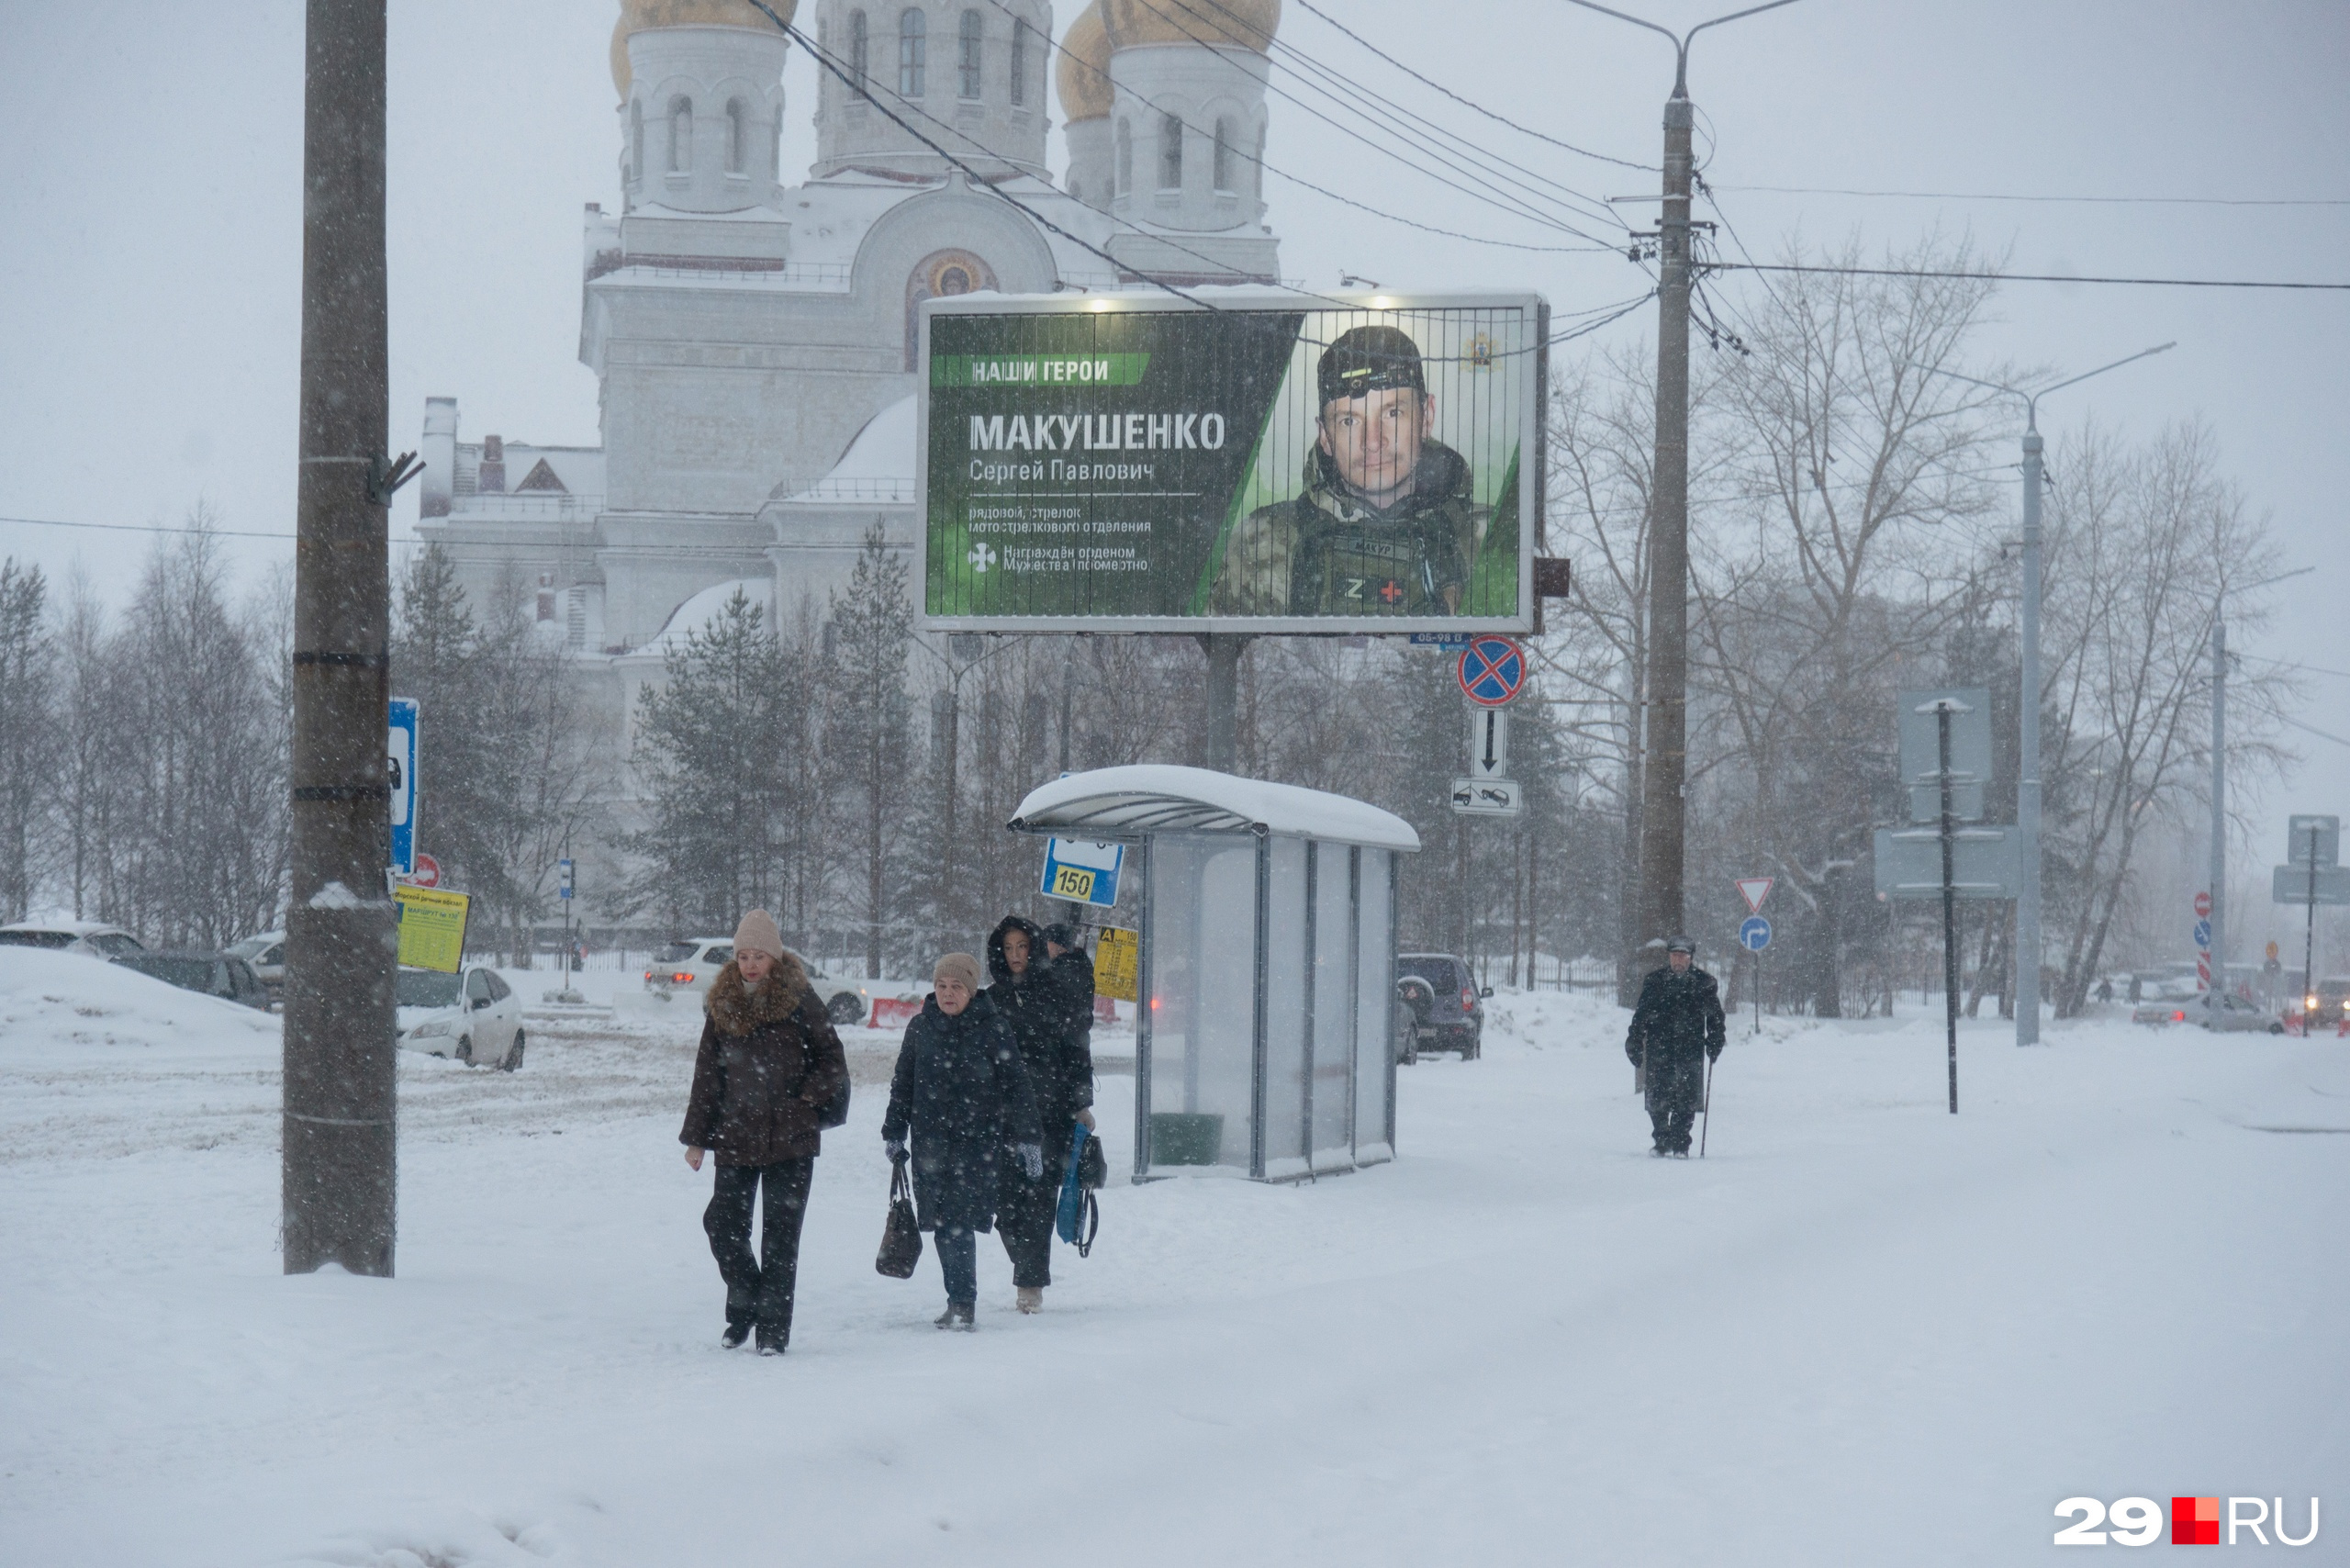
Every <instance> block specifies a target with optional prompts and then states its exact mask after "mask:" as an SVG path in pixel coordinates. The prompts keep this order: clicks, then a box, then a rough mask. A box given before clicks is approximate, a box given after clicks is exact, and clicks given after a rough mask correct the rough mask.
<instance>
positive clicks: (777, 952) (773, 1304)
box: [677, 909, 848, 1356]
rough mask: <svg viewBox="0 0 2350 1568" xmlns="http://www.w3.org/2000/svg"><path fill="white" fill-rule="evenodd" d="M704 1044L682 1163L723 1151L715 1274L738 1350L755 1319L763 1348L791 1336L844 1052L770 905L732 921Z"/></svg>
mask: <svg viewBox="0 0 2350 1568" xmlns="http://www.w3.org/2000/svg"><path fill="white" fill-rule="evenodd" d="M703 1007H704V1012H705V1014H706V1016H705V1017H704V1019H703V1021H702V1027H701V1049H700V1051H699V1053H698V1054H697V1055H696V1056H695V1058H694V1087H693V1093H692V1096H691V1098H690V1099H688V1101H687V1103H686V1125H685V1127H684V1129H683V1130H682V1131H680V1132H679V1133H678V1134H677V1141H679V1142H680V1143H682V1144H684V1145H685V1146H686V1163H687V1164H688V1165H690V1166H692V1167H693V1168H694V1169H695V1170H700V1169H701V1161H702V1156H703V1155H704V1153H710V1154H713V1155H716V1156H717V1157H718V1173H717V1183H716V1191H715V1192H713V1193H711V1200H710V1207H709V1208H707V1209H705V1210H704V1211H702V1216H701V1226H702V1229H703V1230H705V1231H707V1232H709V1234H710V1249H711V1253H712V1254H713V1255H714V1256H715V1257H716V1258H717V1259H718V1272H719V1277H720V1278H722V1279H723V1280H724V1281H725V1282H726V1334H725V1337H724V1340H723V1343H724V1344H725V1345H726V1347H727V1349H729V1350H733V1348H734V1347H735V1346H737V1345H740V1344H741V1343H742V1342H743V1341H744V1339H746V1338H750V1337H751V1334H752V1333H753V1331H754V1330H755V1331H756V1332H757V1334H758V1343H759V1354H761V1355H763V1356H779V1355H781V1354H783V1351H784V1347H785V1346H787V1345H788V1344H789V1343H790V1342H791V1298H792V1291H793V1286H794V1284H795V1282H796V1281H797V1277H798V1274H799V1270H800V1221H801V1220H802V1219H803V1218H805V1217H806V1215H807V1212H808V1182H809V1179H810V1178H811V1177H812V1176H813V1175H814V1174H815V1170H816V1156H817V1154H818V1153H819V1152H820V1151H821V1145H822V1117H823V1114H824V1109H825V1107H826V1106H827V1105H829V1104H830V1103H832V1101H833V1098H834V1095H836V1094H838V1093H839V1092H841V1091H842V1090H843V1089H845V1087H846V1086H847V1084H848V1061H847V1058H845V1057H844V1056H843V1055H842V1054H841V1041H840V1036H838V1035H835V1034H834V1033H833V1025H832V1020H831V1019H830V1018H828V1017H826V1016H825V1014H824V1004H823V1002H822V1000H821V999H819V998H818V997H817V995H816V993H815V991H814V990H813V989H812V988H811V987H810V985H809V984H808V975H807V972H806V971H805V970H804V969H801V968H800V961H799V960H798V959H797V958H793V957H792V956H791V955H790V954H789V953H787V952H785V951H784V950H783V937H782V936H781V935H780V934H778V932H777V930H776V925H775V921H774V919H773V918H772V917H770V916H769V915H768V913H767V911H765V910H763V909H755V910H753V911H752V912H751V913H748V914H746V915H744V917H743V923H742V924H741V925H740V926H738V927H737V928H736V929H735V932H734V958H733V962H732V963H730V964H728V965H727V966H726V967H725V968H724V969H721V970H720V971H719V972H718V978H717V979H716V980H712V981H711V986H710V995H709V997H708V998H707V1000H706V1001H705V1002H704V1003H703ZM762 1185H764V1186H765V1187H766V1188H767V1216H766V1222H765V1225H764V1226H763V1227H762V1229H761V1233H760V1237H759V1255H758V1257H757V1259H756V1260H754V1259H753V1258H752V1256H751V1207H752V1204H754V1203H755V1201H756V1200H757V1198H758V1195H759V1189H760V1187H761V1186H762Z"/></svg>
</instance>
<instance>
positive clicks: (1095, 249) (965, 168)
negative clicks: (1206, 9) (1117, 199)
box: [751, 0, 1614, 358]
mask: <svg viewBox="0 0 2350 1568" xmlns="http://www.w3.org/2000/svg"><path fill="white" fill-rule="evenodd" d="M751 3H752V4H753V5H755V6H758V7H759V9H760V10H761V11H763V12H766V14H767V17H768V19H769V20H771V21H774V22H775V23H776V25H777V26H778V27H779V28H782V29H783V31H784V33H785V34H786V35H787V36H789V38H791V39H795V40H796V41H797V42H798V43H799V44H800V47H801V48H802V49H805V50H807V51H808V52H809V55H810V56H811V58H812V59H814V60H816V61H817V62H818V63H820V64H822V66H823V67H824V69H825V70H827V71H829V72H831V73H833V74H834V76H836V77H838V78H839V79H840V80H841V81H842V82H843V83H844V84H846V85H847V86H848V88H849V89H850V91H852V92H855V93H856V94H858V95H861V96H862V97H864V98H865V100H866V101H867V103H870V104H872V105H873V106H874V107H876V108H878V109H879V110H880V111H881V112H882V113H883V114H884V115H887V116H888V117H889V118H890V120H891V121H892V122H893V123H894V124H896V125H897V126H898V127H899V128H900V129H903V130H904V131H905V132H906V134H907V135H909V136H912V138H914V140H917V141H920V142H921V143H922V144H923V146H925V147H927V148H929V149H930V150H931V151H934V152H935V153H937V154H938V155H939V156H940V157H941V158H944V159H946V161H947V162H949V163H951V164H953V165H954V166H955V167H956V168H957V169H959V170H961V171H962V172H963V174H965V176H966V177H967V178H968V179H969V180H970V181H971V182H972V183H973V184H974V185H978V186H979V187H980V188H981V189H984V190H986V191H988V192H989V193H990V194H991V195H993V196H997V197H999V198H1000V199H1002V200H1003V201H1005V202H1007V203H1009V204H1010V205H1011V206H1012V207H1013V208H1015V209H1016V210H1018V211H1019V212H1021V213H1023V214H1024V215H1025V216H1028V217H1030V218H1035V221H1036V222H1037V223H1038V224H1039V225H1041V226H1042V227H1044V228H1046V229H1048V230H1052V232H1054V233H1056V234H1058V235H1060V236H1062V237H1063V238H1065V239H1067V240H1069V241H1070V242H1071V243H1073V244H1076V245H1079V246H1080V247H1082V248H1083V249H1084V250H1086V251H1087V252H1091V254H1093V255H1095V256H1097V257H1099V258H1100V259H1102V261H1105V262H1108V263H1110V264H1111V265H1112V266H1113V267H1114V268H1116V269H1118V271H1119V272H1120V273H1121V274H1127V275H1133V276H1136V277H1137V278H1138V279H1139V280H1140V281H1143V282H1147V283H1149V284H1150V285H1152V286H1155V287H1158V288H1160V289H1164V290H1165V291H1166V292H1168V293H1169V294H1172V295H1174V296H1175V297H1177V298H1179V299H1181V300H1184V301H1185V302H1186V303H1188V304H1191V305H1194V306H1197V307H1198V308H1201V309H1203V310H1209V311H1221V309H1222V307H1219V306H1215V305H1212V304H1210V303H1208V302H1207V301H1206V300H1204V299H1201V298H1199V297H1196V296H1194V295H1192V294H1189V293H1186V292H1185V291H1184V290H1182V289H1181V288H1178V287H1176V286H1174V285H1172V284H1170V283H1168V282H1166V281H1164V280H1163V279H1161V278H1158V277H1156V276H1153V275H1152V274H1147V273H1138V272H1136V269H1134V268H1132V267H1129V266H1128V265H1127V264H1126V263H1124V262H1121V261H1119V260H1118V258H1117V257H1115V256H1113V255H1112V254H1111V253H1110V252H1107V251H1104V250H1102V248H1101V247H1100V246H1098V245H1094V244H1092V243H1091V242H1090V241H1085V240H1082V239H1080V238H1079V237H1078V236H1077V235H1075V234H1071V233H1070V232H1069V230H1066V229H1063V228H1061V227H1060V226H1059V225H1057V224H1056V223H1054V222H1052V221H1051V220H1050V219H1048V218H1045V217H1043V216H1042V215H1041V214H1039V213H1037V212H1036V210H1035V208H1034V207H1029V206H1028V205H1027V204H1025V203H1024V202H1022V201H1019V200H1018V199H1016V198H1015V197H1013V196H1012V195H1011V194H1010V193H1008V192H1006V191H1003V190H1002V189H1000V188H998V187H997V186H996V185H994V184H992V183H991V182H990V181H988V180H987V179H986V177H985V176H983V175H981V174H979V172H978V171H976V170H974V169H973V168H972V167H971V166H970V165H969V164H968V163H966V162H963V161H962V160H961V159H960V158H957V156H956V155H955V154H953V153H951V152H949V151H946V148H944V147H942V146H940V145H939V144H938V143H937V142H935V141H934V140H931V139H930V138H929V137H926V136H924V135H923V133H922V132H921V131H919V130H917V129H914V127H913V126H912V125H911V124H909V123H908V122H907V121H906V120H905V119H904V118H901V117H900V116H898V115H896V114H894V113H892V112H891V111H890V108H889V106H887V105H885V104H883V103H882V102H881V100H880V99H879V98H878V97H877V96H876V95H874V94H872V93H871V92H869V91H867V89H866V88H865V87H864V86H862V85H861V84H860V81H859V79H858V78H857V77H856V74H855V73H852V72H850V71H849V70H848V69H847V68H846V67H845V66H843V65H842V64H841V63H840V62H839V61H838V59H837V58H836V57H834V55H833V54H832V53H831V52H830V51H828V50H824V49H822V47H821V46H819V45H818V44H817V43H816V42H815V40H814V39H811V38H809V37H808V35H807V34H805V33H803V32H801V31H800V29H799V28H795V27H792V26H791V25H790V24H789V23H786V22H784V21H782V20H781V19H780V18H779V17H777V16H776V15H775V13H774V12H773V11H769V10H767V6H765V5H764V4H763V3H762V0H751ZM1149 3H1150V0H1144V4H1146V5H1147V4H1149ZM1178 25H1179V26H1180V24H1178ZM900 101H901V102H906V100H903V99H901V100H900ZM906 106H907V107H909V108H912V110H913V112H914V113H915V114H917V115H920V116H921V117H922V118H924V119H926V120H929V121H930V122H931V123H932V124H933V125H935V126H937V127H939V129H942V130H946V131H948V132H951V133H952V134H954V135H955V136H957V137H959V138H961V139H962V140H964V141H966V142H968V143H969V144H970V145H971V146H973V147H975V148H977V149H978V150H979V152H980V153H981V154H983V155H985V156H987V157H989V158H992V159H995V160H997V161H998V162H1007V163H1008V162H1012V160H1010V159H1008V158H1005V157H1004V155H1003V154H1002V153H1001V152H998V151H996V150H995V149H993V148H991V147H990V146H989V145H988V144H987V143H986V142H984V141H982V140H979V138H978V137H976V136H973V135H972V134H971V133H970V132H968V131H967V130H964V129H960V128H959V127H956V126H951V125H948V124H947V123H946V121H944V120H942V119H940V118H937V117H936V116H935V115H933V114H931V113H929V112H928V111H927V110H925V109H923V108H920V107H918V106H914V105H913V104H912V103H910V102H908V103H907V105H906ZM1046 189H1047V190H1050V187H1049V186H1047V187H1046ZM1053 194H1054V195H1056V196H1059V195H1060V194H1061V193H1058V192H1054V193H1053ZM1103 216H1104V217H1108V218H1110V219H1111V221H1113V222H1121V221H1123V220H1121V219H1119V218H1116V217H1115V216H1114V215H1111V214H1103ZM1124 227H1125V229H1126V230H1127V231H1128V232H1130V233H1134V234H1137V235H1140V236H1142V237H1143V238H1146V239H1149V240H1154V241H1158V242H1159V243H1160V244H1163V245H1165V246H1167V247H1168V248H1169V249H1170V250H1174V251H1179V252H1182V253H1183V254H1184V255H1187V256H1190V257H1191V258H1192V259H1193V260H1194V261H1197V262H1200V263H1203V264H1204V265H1205V266H1207V267H1209V268H1210V269H1212V270H1213V271H1214V272H1217V273H1226V272H1229V271H1230V267H1229V264H1228V263H1225V262H1222V261H1218V260H1217V259H1216V258H1214V257H1213V256H1209V255H1206V254H1204V253H1203V252H1199V251H1194V250H1192V248H1191V247H1189V246H1187V245H1184V244H1182V243H1181V242H1180V241H1175V240H1173V239H1170V238H1169V237H1168V236H1167V235H1166V234H1164V233H1153V232H1151V231H1149V230H1144V229H1141V228H1139V227H1137V226H1136V225H1135V224H1132V223H1125V225H1124ZM1607 248H1608V249H1610V250H1612V249H1614V247H1613V246H1609V247H1607ZM1289 292H1291V293H1293V294H1298V295H1302V296H1304V297H1307V298H1310V299H1318V300H1321V301H1322V302H1323V303H1324V304H1326V305H1328V306H1331V307H1333V308H1337V309H1340V310H1360V309H1362V308H1363V306H1362V304H1361V302H1360V301H1359V300H1352V299H1340V298H1338V297H1336V296H1334V295H1327V294H1323V293H1320V292H1319V291H1317V290H1314V289H1308V288H1292V289H1290V290H1289ZM1610 319H1613V318H1610ZM1605 325H1606V322H1605V321H1602V322H1597V323H1595V324H1593V327H1592V329H1591V330H1596V328H1597V327H1600V326H1605ZM1582 332H1583V329H1577V330H1574V331H1572V332H1570V333H1568V334H1566V336H1567V337H1568V338H1572V337H1578V336H1581V335H1582ZM1302 341H1305V342H1314V340H1311V339H1304V340H1302ZM1550 341H1562V340H1546V342H1550ZM1316 346H1319V347H1323V348H1327V347H1329V346H1330V345H1329V344H1327V343H1318V344H1317V345H1316ZM1543 346H1544V344H1541V343H1537V344H1533V345H1530V346H1528V347H1527V348H1522V349H1504V350H1500V351H1497V353H1496V354H1495V356H1494V357H1496V358H1508V357H1511V356H1514V355H1516V354H1521V353H1534V352H1536V351H1537V350H1538V349H1539V348H1541V347H1543Z"/></svg>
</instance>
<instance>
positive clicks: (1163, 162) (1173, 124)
mask: <svg viewBox="0 0 2350 1568" xmlns="http://www.w3.org/2000/svg"><path fill="white" fill-rule="evenodd" d="M1158 188H1159V189H1160V190H1162V191H1180V190H1181V189H1182V188H1183V121H1182V120H1181V118H1179V117H1178V116H1175V115H1172V114H1164V115H1161V116H1159V117H1158Z"/></svg>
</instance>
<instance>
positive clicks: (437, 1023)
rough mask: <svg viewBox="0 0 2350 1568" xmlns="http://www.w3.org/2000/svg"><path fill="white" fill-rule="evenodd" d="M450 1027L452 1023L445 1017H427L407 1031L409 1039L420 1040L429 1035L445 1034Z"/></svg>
mask: <svg viewBox="0 0 2350 1568" xmlns="http://www.w3.org/2000/svg"><path fill="white" fill-rule="evenodd" d="M451 1027H452V1025H451V1024H450V1022H449V1020H447V1019H446V1018H428V1019H426V1020H425V1021H424V1022H423V1023H421V1024H419V1025H417V1026H416V1027H415V1028H413V1029H410V1030H409V1031H408V1037H409V1038H410V1039H419V1040H420V1039H423V1038H424V1037H425V1036H430V1035H445V1034H447V1033H448V1032H449V1031H450V1029H451Z"/></svg>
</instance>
